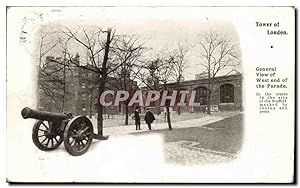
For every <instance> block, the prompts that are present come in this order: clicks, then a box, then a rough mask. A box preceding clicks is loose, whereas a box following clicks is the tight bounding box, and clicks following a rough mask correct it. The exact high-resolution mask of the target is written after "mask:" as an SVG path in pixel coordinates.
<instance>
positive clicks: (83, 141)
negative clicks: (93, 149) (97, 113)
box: [64, 116, 94, 156]
mask: <svg viewBox="0 0 300 188" xmlns="http://www.w3.org/2000/svg"><path fill="white" fill-rule="evenodd" d="M93 133H94V131H93V126H92V123H91V121H90V120H89V119H88V118H86V117H84V116H80V117H75V118H73V119H72V120H71V121H70V122H69V123H68V124H67V126H66V129H65V131H64V145H65V148H66V150H67V151H68V152H69V153H70V154H71V155H73V156H78V155H82V154H84V153H85V152H87V150H88V149H89V147H90V145H91V143H92V140H93Z"/></svg>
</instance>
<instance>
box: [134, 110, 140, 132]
mask: <svg viewBox="0 0 300 188" xmlns="http://www.w3.org/2000/svg"><path fill="white" fill-rule="evenodd" d="M133 118H134V121H135V129H136V130H141V119H140V114H139V111H138V109H136V110H135V111H134V116H133Z"/></svg>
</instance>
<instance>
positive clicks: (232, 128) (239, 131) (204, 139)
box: [130, 114, 243, 154]
mask: <svg viewBox="0 0 300 188" xmlns="http://www.w3.org/2000/svg"><path fill="white" fill-rule="evenodd" d="M182 123H184V121H183V122H182ZM153 129H154V130H152V131H147V132H136V133H130V134H132V135H143V134H151V133H160V134H162V135H163V136H164V140H165V142H166V143H169V142H178V141H192V142H197V143H199V144H198V145H197V146H198V147H201V148H205V149H210V150H215V151H220V152H227V153H231V154H237V153H238V152H239V151H240V149H241V146H242V140H243V115H242V114H239V115H236V116H233V117H229V118H226V119H224V120H221V121H218V122H215V123H211V124H208V125H205V126H201V127H191V128H180V129H173V130H169V129H163V130H155V125H153ZM197 146H196V147H197Z"/></svg>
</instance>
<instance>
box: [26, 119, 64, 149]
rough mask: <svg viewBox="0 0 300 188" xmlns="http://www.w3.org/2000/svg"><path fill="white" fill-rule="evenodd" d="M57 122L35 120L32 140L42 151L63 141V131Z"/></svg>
mask: <svg viewBox="0 0 300 188" xmlns="http://www.w3.org/2000/svg"><path fill="white" fill-rule="evenodd" d="M59 126H60V125H58V124H57V123H56V124H55V123H53V122H50V121H43V120H39V121H37V122H36V123H35V124H34V126H33V129H32V141H33V143H34V144H35V145H36V146H37V147H38V148H39V149H40V150H42V151H51V150H54V149H56V148H58V147H59V145H60V144H61V143H62V141H63V137H62V136H63V132H62V131H61V130H59Z"/></svg>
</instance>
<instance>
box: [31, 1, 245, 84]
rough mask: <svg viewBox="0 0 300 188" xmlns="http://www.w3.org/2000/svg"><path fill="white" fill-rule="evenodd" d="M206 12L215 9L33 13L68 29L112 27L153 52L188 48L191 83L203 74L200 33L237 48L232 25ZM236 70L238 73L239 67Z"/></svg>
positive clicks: (49, 10) (53, 10) (52, 10)
mask: <svg viewBox="0 0 300 188" xmlns="http://www.w3.org/2000/svg"><path fill="white" fill-rule="evenodd" d="M210 10H214V11H217V10H218V9H216V8H215V9H209V8H207V7H206V8H200V7H186V8H179V7H105V8H103V7H89V8H82V7H81V8H79V7H78V8H76V7H68V8H67V7H65V8H41V9H40V10H39V9H38V10H36V11H35V14H36V15H38V16H39V19H40V20H42V21H40V22H39V23H40V24H46V25H47V24H48V23H58V24H61V25H64V26H70V27H74V26H77V25H94V26H99V27H101V28H104V29H105V28H109V27H112V28H115V29H116V30H117V33H118V34H128V35H138V36H140V38H141V39H143V41H146V43H145V45H146V46H147V47H149V48H152V49H153V51H154V52H155V51H161V50H163V49H169V50H172V49H174V47H176V46H177V44H178V43H181V44H185V45H188V46H190V50H189V52H188V53H187V56H186V60H187V61H188V65H189V66H188V68H187V69H186V70H185V72H184V78H185V80H191V79H194V78H195V74H198V73H201V72H202V71H203V68H202V67H201V66H200V62H201V58H200V48H199V45H198V43H197V42H198V41H199V40H200V38H201V35H202V34H203V33H204V32H207V31H217V32H220V33H222V34H225V35H227V36H230V37H231V39H232V41H233V42H234V43H235V44H237V45H238V46H239V36H238V33H237V31H236V30H235V27H234V25H233V24H232V23H231V22H230V21H228V20H226V19H222V17H220V16H219V17H218V16H217V15H216V16H214V15H215V13H212V12H211V11H210ZM222 10H223V9H222ZM223 14H224V13H223ZM36 25H38V24H36ZM35 28H38V27H35ZM32 33H34V32H32ZM32 38H34V37H32ZM239 53H240V52H239ZM241 58H242V57H241ZM237 69H238V70H239V71H241V72H242V70H241V67H238V68H237ZM227 71H228V70H226V73H227ZM224 73H225V72H224ZM221 74H223V73H221Z"/></svg>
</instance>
